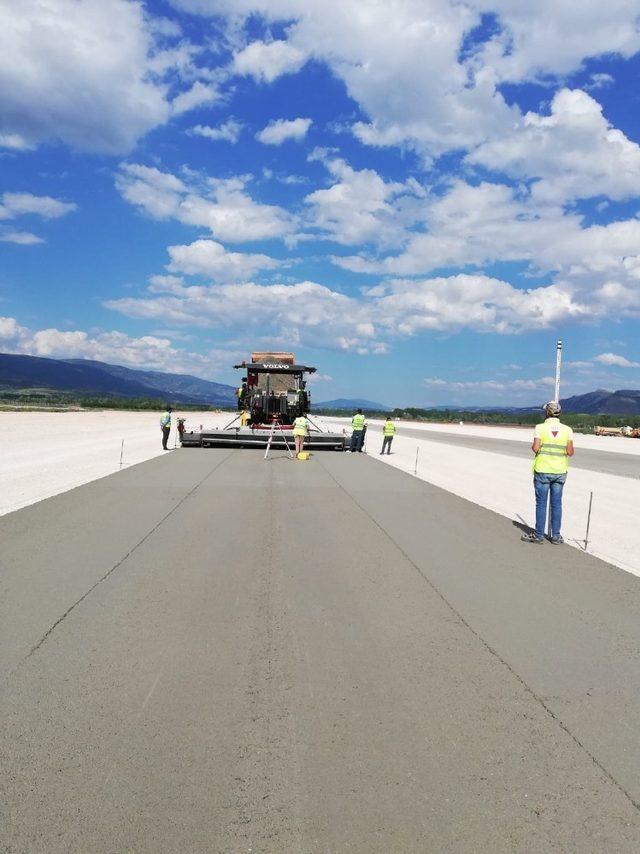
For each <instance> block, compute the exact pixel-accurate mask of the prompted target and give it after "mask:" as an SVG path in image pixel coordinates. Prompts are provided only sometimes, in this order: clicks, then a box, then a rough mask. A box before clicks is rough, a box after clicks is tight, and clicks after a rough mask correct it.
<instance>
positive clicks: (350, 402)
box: [311, 397, 389, 412]
mask: <svg viewBox="0 0 640 854" xmlns="http://www.w3.org/2000/svg"><path fill="white" fill-rule="evenodd" d="M311 408H312V409H372V410H376V411H377V412H380V411H382V412H386V411H387V410H388V409H389V407H388V406H385V405H384V403H375V402H374V401H373V400H362V399H360V398H357V397H356V398H353V399H351V398H345V397H339V398H338V399H337V400H324V401H322V403H312V404H311Z"/></svg>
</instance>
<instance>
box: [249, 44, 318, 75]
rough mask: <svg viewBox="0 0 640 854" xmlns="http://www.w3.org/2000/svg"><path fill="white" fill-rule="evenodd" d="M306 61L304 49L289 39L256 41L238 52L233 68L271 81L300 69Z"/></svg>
mask: <svg viewBox="0 0 640 854" xmlns="http://www.w3.org/2000/svg"><path fill="white" fill-rule="evenodd" d="M305 62H306V55H305V53H304V51H302V50H300V49H299V48H297V47H295V46H294V45H292V44H290V43H289V42H287V41H282V40H280V41H273V42H262V41H254V42H251V44H248V45H247V46H246V47H245V48H243V49H242V50H240V51H238V52H237V53H236V55H235V56H234V59H233V69H234V71H235V72H236V73H237V74H242V75H250V76H252V77H254V78H255V79H256V80H261V81H264V82H265V83H271V82H273V81H274V80H275V79H276V78H277V77H280V76H282V75H283V74H292V73H294V72H296V71H299V70H300V69H301V68H302V66H303V65H304V63H305Z"/></svg>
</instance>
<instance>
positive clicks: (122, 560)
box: [7, 451, 234, 679]
mask: <svg viewBox="0 0 640 854" xmlns="http://www.w3.org/2000/svg"><path fill="white" fill-rule="evenodd" d="M233 453H234V452H233V451H230V452H229V454H228V455H227V456H226V457H224V458H223V459H222V460H220V462H219V463H218V464H217V465H215V466H214V467H213V468H212V469H211V471H209V472H207V474H206V475H205V476H204V477H203V478H202V480H200V481H198V483H196V485H195V486H194V487H192V488H191V489H190V490H189V492H187V493H186V495H183V496H182V498H181V499H180V501H178V503H177V504H175V505H174V506H173V507H172V508H171V510H169V512H168V513H166V514H165V515H164V516H163V517H162V519H160V521H159V522H157V524H155V525H154V526H153V528H151V530H149V531H147V533H146V534H145V535H144V537H142V539H140V540H139V541H138V542H137V543H136V544H135V545H134V546H132V548H130V549H129V551H128V552H127V553H126V554H125V555H124V556H123V557H122V558H120V560H119V561H118V562H117V563H114V565H113V566H112V567H111V568H110V569H108V570H107V572H105V574H104V575H103V576H101V577H100V578H99V579H98V580H97V581H96V582H95V584H92V585H91V587H90V588H89V589H88V590H87V591H86V592H85V593H83V594H82V596H80V598H79V599H76V601H75V602H74V603H73V604H72V605H70V606H69V607H68V608H67V610H66V611H65V612H64V614H62V615H61V616H60V617H59V618H58V619H57V620H56V621H55V622H54V623H53V624H52V625H51V626H49V628H48V629H47V631H46V632H45V633H44V634H43V635H42V637H41V638H40V640H39V641H38V642H37V643H36V644H34V646H32V647H31V649H30V651H29V652H28V654H27V655H26V656H25V658H24V659H23V661H26V660H27V659H29V658H31V656H32V655H33V654H34V653H36V652H37V651H38V650H39V649H40V647H41V646H42V645H43V644H44V643H45V642H46V641H47V640H48V638H49V637H51V635H52V633H53V632H54V631H55V630H56V628H57V627H58V626H59V625H60V624H61V623H62V622H63V621H64V620H66V618H67V617H68V616H69V614H71V612H72V611H73V610H75V608H77V607H78V605H80V604H81V603H82V602H84V600H85V599H86V598H87V596H89V595H90V594H91V593H93V591H94V590H95V589H96V587H98V586H99V585H100V584H102V582H103V581H106V580H107V578H109V576H110V575H112V574H113V573H114V572H115V571H116V569H118V568H119V567H121V566H122V564H123V563H125V561H127V560H128V559H129V558H130V557H131V555H133V554H134V552H136V551H137V550H138V549H139V548H140V546H141V545H142V544H143V543H145V542H146V541H147V540H148V539H149V537H151V536H152V535H153V534H154V533H155V532H156V531H157V530H158V528H160V526H161V525H163V524H164V523H165V522H166V521H167V519H168V518H169V517H170V516H172V515H173V514H174V513H175V512H176V510H178V509H179V508H180V507H181V506H182V505H183V504H184V502H185V501H186V500H187V499H188V498H190V497H191V496H192V495H193V493H194V492H196V490H197V489H199V488H200V487H201V486H202V484H203V483H205V481H206V480H208V479H209V478H210V477H211V475H212V474H213V473H214V472H215V471H217V470H218V469H219V468H220V466H221V465H223V464H224V463H225V462H226V461H227V460H228V459H229V458H230V457H231V456H232V455H233ZM16 669H17V668H14V669H13V670H12V671H10V672H9V674H8V675H7V679H8V678H9V677H10V676H11V675H12V674H13V673H15V670H16Z"/></svg>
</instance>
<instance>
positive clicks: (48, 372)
mask: <svg viewBox="0 0 640 854" xmlns="http://www.w3.org/2000/svg"><path fill="white" fill-rule="evenodd" d="M34 389H38V390H50V391H59V392H69V393H72V392H73V393H77V394H84V395H101V396H105V397H110V396H112V397H131V398H134V397H151V398H156V399H158V400H162V401H167V402H172V403H191V404H206V405H208V406H230V407H234V406H235V402H236V398H235V388H234V386H230V385H225V384H224V383H216V382H212V381H211V380H203V379H200V378H199V377H194V376H191V375H190V374H169V373H165V372H163V371H142V370H137V369H135V368H125V367H123V366H122V365H110V364H108V363H106V362H98V361H94V360H90V359H46V358H42V357H40V356H22V355H14V354H9V353H0V391H2V390H5V391H7V390H9V391H11V390H13V391H17V390H20V391H26V390H34ZM561 403H562V409H563V411H564V412H575V413H585V414H588V415H640V391H639V390H634V389H621V390H619V391H607V390H606V389H597V390H596V391H592V392H589V393H587V394H580V395H574V396H573V397H567V398H563V399H562V401H561ZM313 408H314V409H323V408H324V409H344V410H353V409H358V408H360V409H365V410H366V409H369V410H376V411H385V410H388V409H389V408H390V407H388V406H385V405H384V404H382V403H376V402H375V401H372V400H365V399H362V398H338V399H336V400H325V401H322V402H320V403H314V404H313ZM436 408H438V409H445V408H446V409H452V410H463V409H465V408H467V409H468V410H474V411H481V410H482V409H483V407H480V406H474V407H464V406H451V407H444V406H439V407H436ZM485 409H486V407H485ZM491 409H492V410H493V411H502V412H533V411H538V410H539V409H540V407H539V406H536V407H523V408H519V409H516V408H515V407H506V406H505V407H495V406H494V407H491Z"/></svg>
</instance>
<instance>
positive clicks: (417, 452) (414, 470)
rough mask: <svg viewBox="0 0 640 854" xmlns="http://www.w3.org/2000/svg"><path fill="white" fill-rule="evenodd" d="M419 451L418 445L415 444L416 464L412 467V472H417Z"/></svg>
mask: <svg viewBox="0 0 640 854" xmlns="http://www.w3.org/2000/svg"><path fill="white" fill-rule="evenodd" d="M419 453H420V445H416V465H415V468H414V469H413V473H414V474H418V454H419Z"/></svg>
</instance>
